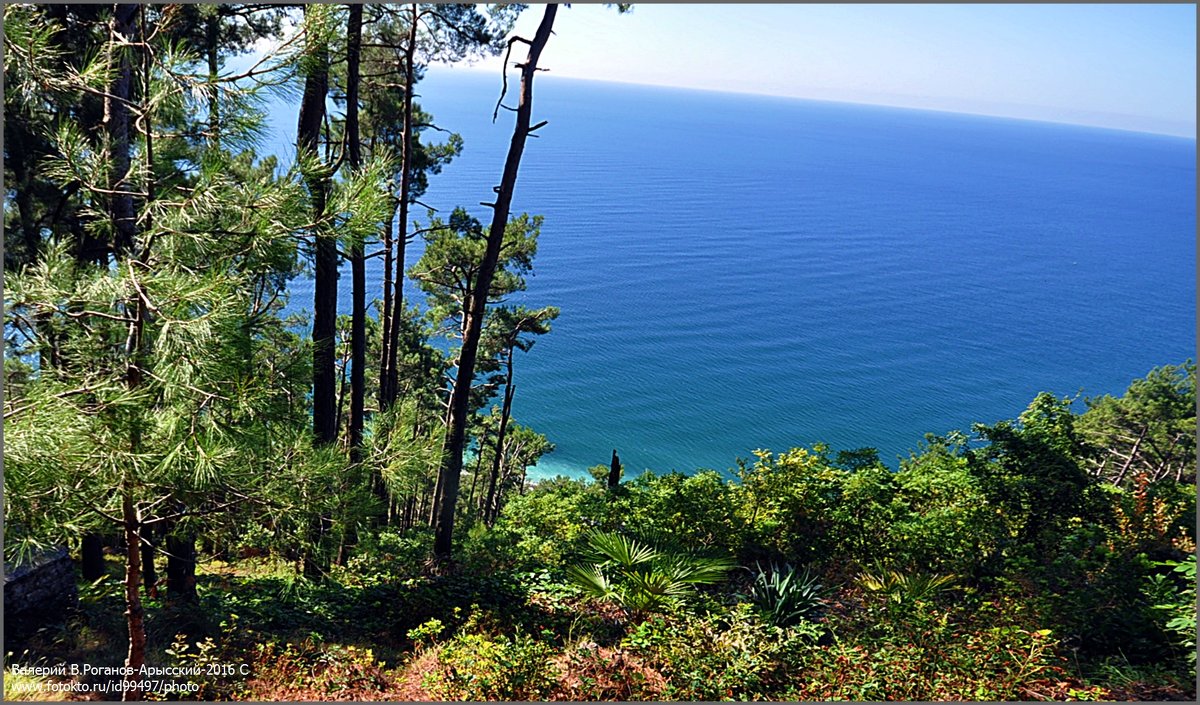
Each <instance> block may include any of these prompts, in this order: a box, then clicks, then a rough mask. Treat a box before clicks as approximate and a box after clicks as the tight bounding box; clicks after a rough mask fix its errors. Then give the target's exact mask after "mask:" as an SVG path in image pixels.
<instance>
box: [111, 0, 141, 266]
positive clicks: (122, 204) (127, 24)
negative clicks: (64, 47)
mask: <svg viewBox="0 0 1200 705" xmlns="http://www.w3.org/2000/svg"><path fill="white" fill-rule="evenodd" d="M137 12H138V6H137V5H136V4H133V3H126V4H120V5H117V6H116V7H115V8H114V9H113V19H112V32H113V34H114V35H120V36H122V37H125V38H126V39H128V40H129V41H133V39H134V32H133V21H134V18H135V17H136V16H137ZM110 46H111V45H110ZM113 50H115V51H118V52H120V57H119V59H118V64H117V69H116V71H115V72H114V73H113V79H112V81H111V82H110V83H109V84H108V97H106V98H105V99H104V123H105V126H106V127H107V130H108V137H109V140H110V150H111V153H110V157H109V159H110V161H111V162H112V177H111V180H110V185H109V189H110V190H111V191H115V192H116V193H114V194H113V195H112V196H110V197H109V199H110V205H109V208H110V213H111V217H112V223H113V231H114V232H113V237H114V239H113V251H114V252H117V253H127V252H129V251H130V250H131V249H132V248H133V242H134V237H135V235H136V233H137V213H136V212H135V211H134V208H133V194H132V189H131V184H130V183H129V178H130V176H131V174H130V171H129V167H130V158H129V101H130V98H131V96H132V87H133V64H132V62H131V61H130V60H129V48H128V47H121V48H115V49H110V51H113Z"/></svg>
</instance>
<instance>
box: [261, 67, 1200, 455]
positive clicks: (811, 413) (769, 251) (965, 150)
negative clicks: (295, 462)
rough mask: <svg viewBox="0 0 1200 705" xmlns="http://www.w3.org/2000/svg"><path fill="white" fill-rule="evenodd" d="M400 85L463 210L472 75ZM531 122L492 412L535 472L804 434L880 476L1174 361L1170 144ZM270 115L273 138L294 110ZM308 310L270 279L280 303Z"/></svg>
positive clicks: (678, 118) (472, 162)
mask: <svg viewBox="0 0 1200 705" xmlns="http://www.w3.org/2000/svg"><path fill="white" fill-rule="evenodd" d="M419 88H420V90H419V94H420V99H419V100H420V102H421V104H422V106H423V107H424V108H425V109H426V110H427V111H428V112H430V113H432V114H433V115H434V116H435V118H436V121H437V122H438V124H440V125H442V126H444V127H446V128H448V129H451V130H453V131H456V132H459V133H460V134H462V136H463V138H464V141H465V151H464V153H463V155H462V156H461V157H459V158H458V159H456V160H455V161H454V162H453V163H452V164H450V165H449V166H447V167H446V169H445V170H444V172H443V173H442V174H441V175H439V176H436V177H433V178H432V180H431V187H430V189H429V191H428V193H427V194H426V196H425V197H424V198H423V199H422V200H423V201H424V202H426V203H428V204H429V205H432V206H434V207H436V208H438V209H439V210H440V211H441V212H442V213H449V211H450V210H451V209H453V208H454V207H455V206H458V205H462V206H465V207H467V208H468V210H470V211H471V212H472V213H473V214H475V215H476V216H477V217H479V218H480V219H481V220H483V221H484V222H488V220H489V217H490V211H489V210H488V209H487V208H485V207H483V206H480V205H478V204H479V202H480V201H486V200H490V197H491V195H492V186H494V185H495V184H497V183H499V177H500V172H501V169H502V166H503V162H504V156H505V153H506V150H507V148H508V141H509V139H510V136H511V126H512V115H511V113H508V112H506V111H501V114H500V118H499V120H497V122H496V123H495V124H493V123H492V109H493V106H494V104H495V101H496V98H497V97H498V94H499V76H498V75H491V74H487V73H479V72H467V71H461V70H442V71H436V70H435V71H431V72H430V73H429V75H428V77H427V78H426V80H425V81H424V82H423V83H422V84H421V85H420V87H419ZM513 99H514V100H515V97H514V98H513ZM534 120H535V122H536V121H540V120H548V121H549V124H548V125H547V126H546V127H544V128H542V129H541V130H539V131H538V133H537V134H538V135H539V138H538V139H531V140H529V144H528V147H527V149H526V151H525V155H524V160H523V161H522V164H521V171H520V177H519V179H518V182H517V193H516V199H515V201H514V206H513V207H514V212H518V213H519V212H521V211H526V212H529V213H534V214H541V215H544V216H545V223H544V225H543V228H542V232H541V237H540V241H539V252H538V256H537V259H536V262H535V274H534V276H532V277H530V278H529V281H528V291H526V292H525V293H524V294H522V295H521V296H520V297H519V298H515V299H514V301H520V302H523V303H526V304H528V305H532V306H542V305H554V306H558V307H560V308H561V309H562V314H561V316H560V317H559V319H558V320H557V321H556V322H555V324H554V330H553V332H552V333H550V334H549V335H546V336H543V337H542V338H540V339H539V340H538V342H537V343H536V345H534V346H533V348H532V350H531V351H529V352H528V353H518V359H517V360H516V395H515V400H514V416H515V418H516V419H517V420H518V421H519V422H520V423H522V424H525V425H529V426H532V427H533V428H535V429H537V430H538V431H540V432H541V433H544V434H545V435H547V436H548V437H549V438H550V440H552V441H553V442H554V443H555V444H556V446H557V449H556V450H555V451H554V453H552V454H551V455H548V456H546V457H545V458H544V459H543V460H542V461H541V462H540V463H539V464H538V466H537V467H536V468H534V469H532V470H531V475H533V476H535V477H538V476H543V477H544V476H550V475H554V474H560V473H561V474H571V475H578V474H581V473H582V471H583V470H584V469H585V468H587V467H588V466H591V465H595V464H600V463H607V462H608V460H609V457H610V454H611V451H612V450H613V449H614V448H615V449H617V450H618V452H619V453H620V456H621V459H622V461H623V462H624V464H625V466H626V473H627V475H628V474H637V473H640V472H641V471H642V470H644V469H651V470H654V471H657V472H665V471H670V470H681V471H685V472H691V471H694V470H696V469H698V468H714V469H718V470H726V469H729V468H731V467H733V466H734V464H735V460H736V459H737V458H739V457H749V456H750V454H751V452H752V451H753V450H754V449H758V448H764V449H771V450H775V451H782V450H785V449H788V448H791V447H794V446H807V445H811V444H813V443H817V442H825V443H827V444H829V445H830V446H831V447H832V448H833V449H834V450H839V449H853V448H859V447H864V446H870V447H874V448H877V449H878V450H879V453H880V456H881V458H883V460H884V461H885V462H887V463H888V464H889V465H891V466H893V467H894V466H895V465H896V463H897V460H898V459H899V458H903V457H907V455H908V454H909V452H910V451H912V450H914V449H915V448H917V445H918V443H919V442H920V441H921V440H922V439H923V437H924V434H926V433H937V434H944V433H946V432H948V431H951V430H954V429H962V430H969V428H970V425H971V424H972V423H973V422H986V423H992V422H995V421H997V420H1000V419H1006V418H1014V417H1015V416H1016V415H1017V414H1019V413H1020V412H1021V411H1022V410H1023V409H1024V408H1025V406H1026V405H1027V404H1028V403H1029V402H1030V401H1031V400H1032V398H1033V397H1034V395H1036V394H1037V393H1038V392H1040V391H1049V392H1053V393H1055V394H1057V395H1060V396H1074V395H1077V394H1081V395H1082V396H1081V397H1080V404H1079V407H1080V408H1081V409H1082V408H1083V405H1082V397H1083V396H1097V395H1101V394H1120V393H1122V392H1123V391H1124V389H1125V388H1126V387H1127V386H1128V384H1129V382H1130V381H1131V380H1133V379H1135V378H1137V377H1141V376H1143V375H1145V374H1146V372H1148V371H1149V370H1150V369H1151V368H1153V367H1155V366H1158V365H1163V364H1177V363H1181V362H1183V361H1184V360H1185V359H1188V358H1195V357H1196V328H1195V325H1196V200H1195V193H1196V170H1195V165H1196V142H1195V140H1192V139H1182V138H1176V137H1164V136H1157V135H1150V134H1141V133H1131V132H1121V131H1115V130H1104V129H1096V128H1085V127H1078V126H1070V125H1060V124H1050V123H1039V122H1029V121H1020V120H1011V119H1000V118H988V117H979V116H969V115H959V114H951V113H939V112H927V111H917V110H907V109H897V108H885V107H875V106H864V105H854V104H844V103H829V102H817V101H807V100H798V99H787V98H775V97H763V96H753V95H743V94H728V93H715V92H702V91H690V90H679V89H669V88H660V87H647V86H634V85H625V84H611V83H600V82H589V81H577V80H568V79H559V78H556V77H554V76H553V75H539V77H538V79H537V83H536V86H535V98H534ZM272 122H273V123H276V124H278V125H280V126H281V127H280V135H281V136H280V137H279V144H281V145H282V144H288V143H290V141H291V139H292V135H294V130H295V127H294V122H295V113H294V112H292V113H290V114H275V115H272ZM289 129H290V130H291V132H290V134H287V131H288V130H289ZM419 252H420V246H419V245H418V246H416V247H415V248H410V251H409V256H408V261H409V262H410V263H411V262H414V261H416V257H417V255H418V254H419ZM380 266H381V264H380V260H379V259H378V258H377V259H374V260H371V267H372V269H370V270H369V273H368V285H369V287H370V289H369V294H368V295H369V296H371V297H375V296H379V294H378V293H377V292H378V291H379V287H380V281H381V276H380V271H379V269H380ZM341 285H342V294H341V299H340V302H339V305H340V306H341V308H342V309H343V311H344V312H348V305H349V299H350V293H349V286H350V277H349V273H348V271H346V272H345V273H344V276H343V279H342V282H341ZM311 296H312V282H311V280H308V279H298V280H296V281H295V282H294V283H293V286H292V297H291V303H290V307H291V309H292V310H309V311H311V309H312V300H311ZM415 296H416V290H415V287H414V286H413V285H412V283H411V282H408V283H407V288H406V297H407V298H409V299H410V300H412V298H413V297H415ZM497 403H498V400H497Z"/></svg>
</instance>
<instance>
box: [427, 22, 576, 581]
mask: <svg viewBox="0 0 1200 705" xmlns="http://www.w3.org/2000/svg"><path fill="white" fill-rule="evenodd" d="M557 11H558V5H547V6H546V11H545V14H544V15H542V21H541V23H540V24H539V25H538V28H537V32H536V33H535V34H534V36H533V40H532V41H529V42H528V44H529V55H528V57H527V58H526V59H525V62H524V63H523V64H518V66H520V68H521V95H520V99H519V102H518V103H517V124H516V127H515V128H514V129H513V136H512V141H511V142H510V143H509V147H508V157H507V159H506V160H505V162H504V174H503V176H502V178H501V179H500V186H499V187H498V188H497V189H496V202H495V204H493V206H492V210H493V213H492V226H491V230H490V231H489V232H488V239H487V250H486V251H485V253H484V257H483V262H482V263H481V264H480V267H479V278H478V280H477V281H476V282H475V285H474V287H473V289H474V291H473V293H472V295H471V297H470V302H469V305H468V307H467V310H466V316H465V318H466V320H465V322H464V335H463V344H462V349H461V351H460V352H459V356H458V373H457V375H456V376H455V380H454V390H453V392H452V393H451V395H450V410H449V419H450V423H449V428H447V429H446V441H445V445H444V446H443V449H442V463H441V469H440V473H439V476H440V479H441V482H440V484H441V496H440V497H439V502H438V510H437V521H436V523H435V526H434V543H433V549H434V553H435V554H436V555H437V556H438V557H439V558H441V559H447V558H449V557H450V552H451V543H452V540H453V537H454V509H455V505H456V504H457V502H458V485H459V482H460V480H461V479H462V478H461V475H462V461H463V445H464V442H465V440H466V431H467V412H468V407H469V405H470V394H471V383H472V382H473V381H474V379H475V358H476V356H477V355H478V353H479V339H480V337H481V334H482V331H483V319H484V314H485V312H486V309H487V299H488V291H490V290H491V288H492V279H493V277H494V276H495V273H496V263H497V262H498V261H499V257H500V246H501V245H502V244H503V242H504V231H505V228H506V227H507V226H508V216H509V209H510V208H511V206H512V198H513V192H514V191H515V189H516V185H517V169H518V167H520V165H521V154H522V153H523V152H524V151H525V142H526V140H527V139H528V137H529V133H530V132H531V129H530V115H531V113H532V111H533V77H534V75H535V73H536V72H537V63H538V59H539V58H540V57H541V54H542V49H544V48H545V46H546V41H547V40H549V39H550V31H551V28H552V27H553V26H554V16H555V14H556V13H557ZM509 41H510V42H512V41H514V40H509ZM510 46H511V44H510Z"/></svg>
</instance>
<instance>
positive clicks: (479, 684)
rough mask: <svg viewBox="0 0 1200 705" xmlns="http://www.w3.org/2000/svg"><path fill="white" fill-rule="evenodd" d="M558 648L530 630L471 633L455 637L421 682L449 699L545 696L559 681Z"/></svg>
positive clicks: (537, 697) (541, 697)
mask: <svg viewBox="0 0 1200 705" xmlns="http://www.w3.org/2000/svg"><path fill="white" fill-rule="evenodd" d="M553 655H554V650H553V649H552V648H550V647H549V646H547V645H546V644H542V643H540V642H538V641H535V640H534V639H533V638H532V637H530V636H528V635H525V634H519V633H518V634H516V635H515V636H513V637H511V638H510V637H508V636H505V635H498V636H489V635H486V634H481V633H471V632H470V631H469V630H468V629H464V631H462V632H459V633H458V634H456V635H455V636H454V637H453V638H451V639H450V641H448V642H447V643H446V644H445V645H444V646H443V647H442V649H441V651H440V653H439V654H438V664H439V668H438V669H437V670H436V671H433V672H431V673H430V674H428V675H427V676H426V678H425V679H424V681H423V683H422V685H424V687H425V688H426V689H427V690H428V691H429V693H430V694H431V695H433V696H434V697H437V698H445V699H449V700H473V701H486V700H544V699H546V698H548V697H549V696H550V694H551V692H552V691H553V689H554V687H555V685H556V684H557V682H558V670H557V668H555V666H554V665H553V664H552V663H551V662H550V658H551V657H552V656H553Z"/></svg>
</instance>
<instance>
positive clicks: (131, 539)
mask: <svg viewBox="0 0 1200 705" xmlns="http://www.w3.org/2000/svg"><path fill="white" fill-rule="evenodd" d="M131 491H132V490H131V488H130V487H128V486H126V487H125V489H124V491H123V492H124V496H123V497H122V500H121V513H122V516H121V518H122V519H123V520H124V522H125V624H126V626H127V627H128V628H129V650H128V652H126V655H125V666H126V668H128V669H130V675H128V676H126V677H125V680H127V681H129V682H132V683H134V684H135V685H134V686H133V687H132V688H129V689H127V690H126V691H125V693H124V695H123V696H122V699H123V700H125V701H127V702H128V701H133V700H144V699H145V698H144V697H143V693H144V690H143V688H142V681H143V679H142V675H141V670H142V665H143V664H145V663H146V620H145V615H146V613H145V610H144V609H143V608H142V598H141V596H140V595H139V594H138V585H139V584H140V583H141V580H142V566H141V560H142V556H141V551H140V550H139V549H140V545H141V531H140V530H141V521H140V517H139V516H138V513H137V509H136V508H135V507H134V506H133V496H132V494H130V493H131Z"/></svg>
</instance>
